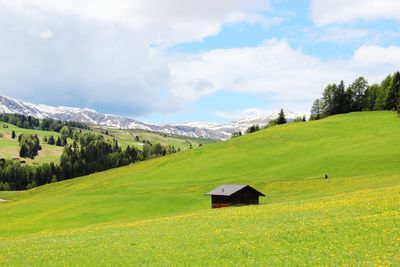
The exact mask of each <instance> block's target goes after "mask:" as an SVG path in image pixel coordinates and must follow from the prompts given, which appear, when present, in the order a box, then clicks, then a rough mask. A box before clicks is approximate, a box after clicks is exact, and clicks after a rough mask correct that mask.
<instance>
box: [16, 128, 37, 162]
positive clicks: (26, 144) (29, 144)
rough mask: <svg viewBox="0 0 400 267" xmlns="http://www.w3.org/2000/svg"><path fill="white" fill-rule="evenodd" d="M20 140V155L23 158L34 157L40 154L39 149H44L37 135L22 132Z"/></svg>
mask: <svg viewBox="0 0 400 267" xmlns="http://www.w3.org/2000/svg"><path fill="white" fill-rule="evenodd" d="M18 142H19V146H20V150H19V156H20V157H21V158H30V159H33V158H35V157H36V156H37V155H38V154H39V150H42V147H41V146H40V142H39V138H38V136H37V135H31V134H29V135H28V134H21V135H19V137H18Z"/></svg>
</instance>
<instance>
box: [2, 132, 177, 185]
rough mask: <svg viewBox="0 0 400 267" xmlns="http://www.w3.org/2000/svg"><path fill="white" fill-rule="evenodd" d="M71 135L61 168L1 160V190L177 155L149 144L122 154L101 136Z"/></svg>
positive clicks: (158, 145)
mask: <svg viewBox="0 0 400 267" xmlns="http://www.w3.org/2000/svg"><path fill="white" fill-rule="evenodd" d="M69 132H70V131H69ZM69 134H70V133H69ZM72 135H73V138H72V139H74V141H73V142H72V143H71V144H69V145H66V146H65V147H64V150H63V153H62V155H61V160H60V165H56V164H53V163H50V164H43V165H38V166H30V165H25V164H21V163H19V162H14V161H11V160H4V159H2V160H1V161H0V190H24V189H30V188H33V187H35V186H40V185H44V184H47V183H52V182H56V181H61V180H66V179H71V178H75V177H79V176H83V175H88V174H91V173H94V172H99V171H104V170H107V169H111V168H116V167H120V166H125V165H128V164H131V163H134V162H137V161H143V160H147V159H151V158H155V157H160V156H165V155H167V154H171V153H175V152H176V150H175V147H173V146H166V147H164V146H162V145H160V144H155V145H153V144H151V143H150V142H146V144H144V146H143V151H141V150H138V149H136V148H134V147H130V146H128V147H127V148H126V149H124V150H123V149H122V148H121V146H120V145H119V144H118V141H117V140H116V139H114V140H112V141H111V140H106V139H104V137H103V136H102V135H99V134H94V133H91V132H87V133H79V132H74V133H73V134H72ZM61 136H62V135H61ZM24 139H25V138H24ZM21 140H22V139H21ZM37 141H38V140H37Z"/></svg>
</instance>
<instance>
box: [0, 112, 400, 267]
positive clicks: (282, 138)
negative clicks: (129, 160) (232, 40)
mask: <svg viewBox="0 0 400 267" xmlns="http://www.w3.org/2000/svg"><path fill="white" fill-rule="evenodd" d="M399 142H400V120H399V119H398V117H397V115H396V114H395V113H394V112H363V113H353V114H347V115H339V116H334V117H330V118H327V119H324V120H321V121H313V122H307V123H292V124H288V125H283V126H277V127H272V128H268V129H266V130H262V131H260V132H256V133H254V134H250V135H246V136H243V137H240V138H236V139H234V140H231V141H227V142H222V143H218V144H214V145H209V146H205V147H202V148H199V149H196V150H190V151H183V152H180V153H177V154H173V155H170V156H167V157H163V158H158V159H155V160H150V161H146V162H141V163H138V164H135V165H131V166H127V167H123V168H119V169H114V170H110V171H106V172H103V173H97V174H93V175H90V176H88V177H83V178H78V179H74V180H68V181H64V182H60V183H55V184H50V185H46V186H43V187H39V188H35V189H32V190H29V191H26V192H0V198H1V199H5V200H8V201H6V202H0V217H1V218H2V219H1V220H0V251H2V253H1V254H0V265H1V264H5V265H47V264H49V263H51V264H54V265H77V266H79V265H82V264H84V265H104V266H109V265H149V264H151V265H167V266H169V265H183V266H187V265H200V266H204V265H215V264H222V265H233V264H235V265H248V266H254V265H288V264H289V265H343V264H344V265H398V264H400V257H399V255H400V210H399V205H400V194H399V193H400V176H399V172H400V162H399V159H400V150H399V149H398V147H397V144H398V143H399ZM325 174H329V177H330V178H329V179H327V180H325V179H323V176H324V175H325ZM223 183H243V184H251V185H253V186H255V187H256V188H257V189H259V190H261V191H263V192H264V193H265V194H266V195H267V197H266V198H264V199H262V205H260V206H252V207H239V208H228V209H222V210H210V208H209V207H210V203H209V202H210V200H209V198H207V197H206V196H204V193H205V192H207V191H208V190H210V189H212V188H214V187H215V186H217V185H220V184H223Z"/></svg>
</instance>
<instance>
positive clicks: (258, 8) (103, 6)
mask: <svg viewBox="0 0 400 267" xmlns="http://www.w3.org/2000/svg"><path fill="white" fill-rule="evenodd" d="M1 5H3V6H4V7H8V8H10V9H13V10H14V11H16V12H19V13H21V14H24V15H26V16H30V17H35V18H38V19H45V18H46V17H47V16H48V15H52V16H58V17H59V16H73V17H77V18H78V19H80V20H82V21H91V22H96V23H100V24H104V23H111V24H114V25H119V26H122V27H127V28H129V29H130V30H132V31H134V32H135V33H136V34H139V35H140V38H141V39H142V40H146V41H150V42H155V43H163V44H164V43H166V44H170V43H179V42H188V41H194V40H201V39H202V38H204V37H207V36H210V35H214V34H217V33H218V32H219V30H220V27H221V25H222V24H224V23H237V22H248V23H262V22H263V21H264V18H263V17H262V16H260V15H259V13H260V12H262V11H265V10H267V9H268V8H269V4H268V1H267V0H219V1H214V0H203V1H182V0H163V1H159V0H57V1H54V0H15V1H9V0H0V8H1Z"/></svg>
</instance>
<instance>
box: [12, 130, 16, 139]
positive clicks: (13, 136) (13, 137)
mask: <svg viewBox="0 0 400 267" xmlns="http://www.w3.org/2000/svg"><path fill="white" fill-rule="evenodd" d="M16 136H17V135H16V134H15V131H12V132H11V138H12V139H15V137H16Z"/></svg>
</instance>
